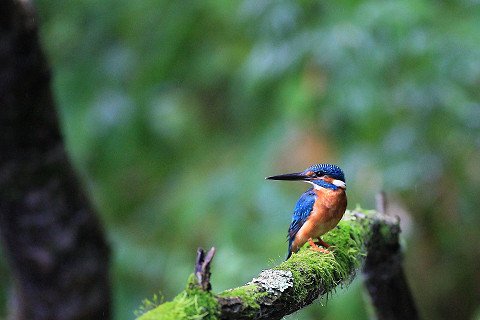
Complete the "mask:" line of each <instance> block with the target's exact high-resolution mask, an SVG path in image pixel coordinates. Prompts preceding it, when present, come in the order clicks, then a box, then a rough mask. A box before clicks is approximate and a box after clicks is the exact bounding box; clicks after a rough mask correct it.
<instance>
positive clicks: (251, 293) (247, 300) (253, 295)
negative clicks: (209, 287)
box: [218, 283, 268, 312]
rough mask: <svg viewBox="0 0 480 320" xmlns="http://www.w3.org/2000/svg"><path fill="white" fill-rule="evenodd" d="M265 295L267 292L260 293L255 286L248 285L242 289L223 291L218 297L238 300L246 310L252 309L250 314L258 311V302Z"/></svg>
mask: <svg viewBox="0 0 480 320" xmlns="http://www.w3.org/2000/svg"><path fill="white" fill-rule="evenodd" d="M267 295H268V293H267V292H264V291H260V290H259V287H258V286H257V285H255V284H253V283H250V284H247V285H245V286H242V287H238V288H234V289H230V290H227V291H224V292H222V293H220V294H219V295H218V296H219V297H222V298H233V297H235V298H240V299H241V300H242V301H243V303H244V305H245V307H246V308H248V309H252V312H255V311H257V310H259V309H260V305H259V304H258V300H259V299H260V298H262V297H265V296H267Z"/></svg>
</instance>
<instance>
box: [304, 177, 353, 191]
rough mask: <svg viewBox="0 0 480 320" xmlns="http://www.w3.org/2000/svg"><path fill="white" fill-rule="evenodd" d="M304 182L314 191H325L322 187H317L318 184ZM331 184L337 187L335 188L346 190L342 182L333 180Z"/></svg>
mask: <svg viewBox="0 0 480 320" xmlns="http://www.w3.org/2000/svg"><path fill="white" fill-rule="evenodd" d="M305 182H306V183H310V184H311V185H312V186H313V188H314V189H315V190H322V189H325V188H323V187H322V186H319V185H318V184H316V183H313V182H312V181H305ZM331 183H332V184H333V185H334V186H337V187H339V188H341V189H347V185H346V184H345V182H343V181H342V180H337V179H335V180H333V181H332V182H331Z"/></svg>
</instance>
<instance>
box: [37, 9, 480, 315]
mask: <svg viewBox="0 0 480 320" xmlns="http://www.w3.org/2000/svg"><path fill="white" fill-rule="evenodd" d="M36 5H37V7H38V11H39V18H40V23H41V34H42V40H43V44H44V46H45V48H46V50H47V53H48V57H49V60H50V62H51V65H52V68H53V74H54V91H55V94H56V98H57V102H58V105H59V107H60V109H59V112H60V115H61V118H62V119H63V126H64V128H63V129H64V133H65V136H66V139H67V142H68V147H69V149H70V152H71V155H72V158H73V159H74V162H75V164H76V166H77V168H78V169H79V171H80V172H81V174H82V177H83V179H84V182H85V184H86V186H87V187H88V189H89V191H90V195H91V197H92V199H93V201H94V203H95V204H96V206H97V208H98V211H99V214H100V215H101V217H102V219H103V221H104V223H105V228H106V231H107V233H108V235H109V238H110V241H111V244H112V247H113V250H114V256H113V268H112V269H113V270H112V272H113V274H112V280H113V282H114V294H115V314H116V319H122V320H123V319H131V318H133V311H134V310H135V309H136V307H137V306H138V305H139V304H140V302H141V300H142V299H144V298H146V297H150V296H152V295H153V294H154V293H155V292H158V290H161V293H162V294H163V295H164V297H165V298H166V299H171V298H172V297H173V296H174V295H175V294H176V293H178V292H179V291H180V290H182V289H183V286H184V285H185V281H186V279H187V277H188V274H189V273H190V272H191V271H192V267H193V263H194V258H195V251H196V248H197V247H199V246H202V247H207V248H208V247H210V246H215V247H217V250H218V255H217V257H216V258H215V265H214V269H213V289H214V290H215V291H217V292H219V291H221V290H223V289H226V288H229V287H234V286H238V285H241V284H243V283H245V282H246V281H248V280H250V279H251V277H252V276H254V275H256V274H258V273H259V272H260V270H261V269H262V268H266V267H271V266H273V265H274V264H276V263H277V262H280V261H282V260H283V258H284V255H285V251H286V243H285V234H286V230H287V228H288V224H289V222H290V214H291V211H292V208H293V206H294V203H295V201H296V199H297V197H298V196H299V194H300V193H301V192H302V191H303V190H304V189H305V188H306V186H304V185H299V184H287V183H275V182H266V181H264V180H263V177H265V176H267V175H271V174H278V173H284V172H291V171H296V170H301V169H303V168H305V167H306V166H308V165H310V164H312V163H317V162H334V163H337V164H339V165H340V166H341V167H342V168H343V169H344V171H345V172H346V177H347V185H348V196H349V207H350V208H353V207H355V204H356V203H360V204H362V206H363V207H365V208H368V207H373V206H374V195H375V193H376V192H378V191H379V190H385V191H386V192H387V193H388V194H389V195H391V198H392V201H391V203H390V204H391V206H390V210H391V212H392V213H394V214H398V215H400V216H401V217H402V220H403V222H402V223H403V229H404V236H405V240H406V242H405V244H406V246H405V248H406V267H407V274H408V278H409V279H410V282H411V285H412V288H413V290H414V295H415V297H416V299H417V301H418V304H419V306H420V309H421V313H422V315H423V316H424V317H425V318H426V319H476V317H478V316H479V313H480V312H479V301H480V272H479V269H478V262H479V261H480V250H479V248H480V247H479V243H480V232H479V231H478V230H479V229H478V228H479V227H478V226H479V225H480V215H479V208H480V197H479V196H478V193H479V190H480V165H479V163H480V102H479V98H480V90H479V85H480V59H479V57H480V23H479V21H480V4H479V2H478V1H474V0H470V1H469V0H464V1H427V0H415V1H414V0H407V1H379V0H377V1H375V0H370V1H353V0H350V1H347V0H343V1H342V0H340V1H305V0H304V1H273V0H264V1H254V0H245V1H220V0H217V1H212V0H206V1H153V0H144V1H126V0H121V1H111V0H106V1H93V0H84V1H52V0H38V1H37V2H36ZM362 290H363V289H362V285H361V282H355V283H354V284H353V285H352V286H351V287H350V288H349V289H348V290H347V291H343V290H342V291H340V292H338V293H337V294H336V295H335V296H334V298H333V299H331V300H330V301H328V303H326V306H324V305H322V304H325V301H323V302H322V303H316V304H314V305H313V306H311V307H308V308H306V309H305V310H303V311H301V312H299V313H297V314H295V315H293V316H291V317H290V319H318V318H322V319H364V318H368V312H369V311H368V310H369V308H368V307H366V306H365V304H364V302H363V301H362Z"/></svg>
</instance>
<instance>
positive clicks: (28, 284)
mask: <svg viewBox="0 0 480 320" xmlns="http://www.w3.org/2000/svg"><path fill="white" fill-rule="evenodd" d="M0 128H2V129H1V130H2V133H1V134H0V235H1V238H2V244H3V246H4V248H5V254H6V258H7V261H8V263H9V266H10V269H11V271H12V276H13V278H14V281H13V283H14V295H13V298H12V303H11V309H12V310H10V317H9V318H10V319H16V320H21V319H29V320H30V319H64V320H73V319H75V320H79V319H109V318H110V286H109V281H108V266H109V248H108V246H107V243H106V241H105V238H104V235H103V230H102V228H101V226H100V223H99V221H98V220H97V218H96V216H95V212H94V210H93V209H92V207H91V206H90V203H89V201H88V199H87V197H86V195H85V194H84V192H83V190H82V189H81V186H80V183H79V181H78V179H77V177H76V176H75V173H74V170H73V168H72V166H71V164H70V161H69V159H68V156H67V153H66V151H65V147H64V144H63V139H62V136H61V133H60V128H59V124H58V118H57V114H56V110H55V105H54V102H53V98H52V94H51V91H50V70H49V67H48V64H47V63H46V60H45V58H44V55H43V52H42V50H41V48H40V44H39V40H38V32H37V18H36V16H35V14H34V12H33V7H32V6H31V4H30V2H29V1H26V0H23V1H20V0H17V1H15V0H4V1H1V2H0Z"/></svg>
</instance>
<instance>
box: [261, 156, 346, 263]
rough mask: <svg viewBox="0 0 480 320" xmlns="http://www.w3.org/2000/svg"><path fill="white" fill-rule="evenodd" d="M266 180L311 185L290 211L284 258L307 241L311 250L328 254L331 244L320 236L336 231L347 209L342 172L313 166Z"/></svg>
mask: <svg viewBox="0 0 480 320" xmlns="http://www.w3.org/2000/svg"><path fill="white" fill-rule="evenodd" d="M265 179H268V180H287V181H304V182H307V183H309V184H311V185H312V187H311V188H309V189H308V190H307V191H305V192H304V193H303V194H302V195H301V196H300V199H298V201H297V204H296V205H295V209H294V210H293V216H292V222H291V224H290V228H289V229H288V254H287V259H288V258H290V256H291V255H292V253H293V252H297V251H298V250H299V249H300V248H301V247H302V246H303V245H304V244H305V243H306V242H307V241H308V242H309V243H310V246H311V248H312V250H315V251H319V252H322V253H329V252H330V251H328V248H329V247H330V245H329V244H328V243H326V242H324V241H323V240H322V238H321V236H323V235H324V234H325V233H327V232H328V231H330V230H332V229H333V228H335V226H336V225H337V224H338V222H339V221H340V220H341V219H342V217H343V214H344V213H345V210H346V208H347V194H346V192H345V190H346V189H347V186H346V184H345V176H344V174H343V171H342V169H340V168H339V167H338V166H336V165H333V164H327V163H323V164H315V165H312V166H310V167H308V168H307V169H305V170H304V171H302V172H297V173H287V174H281V175H278V176H271V177H267V178H265ZM313 239H317V240H318V242H314V241H313ZM320 246H322V247H323V248H322V247H320Z"/></svg>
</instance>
